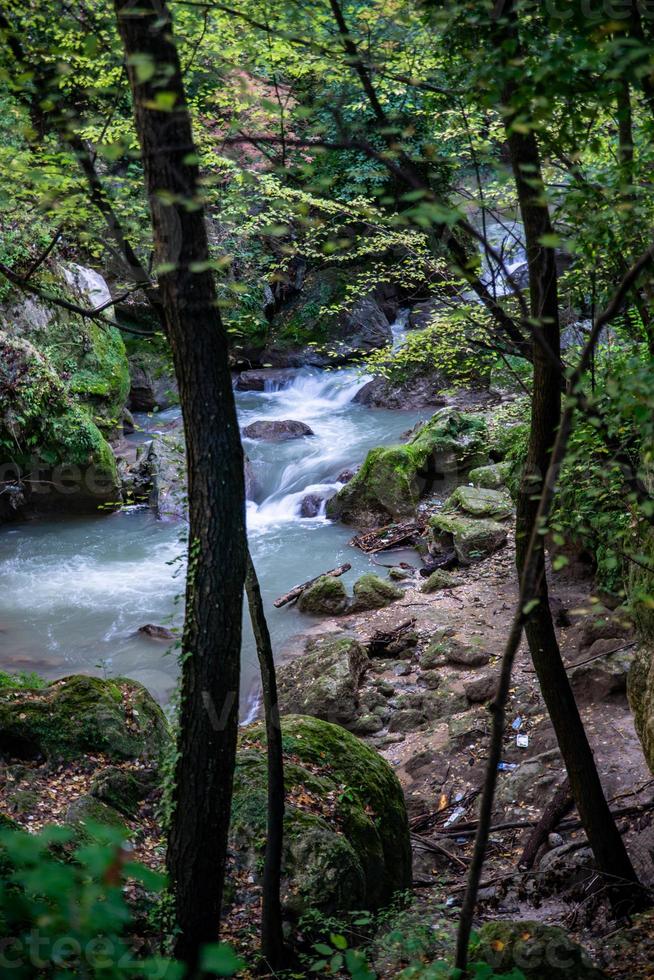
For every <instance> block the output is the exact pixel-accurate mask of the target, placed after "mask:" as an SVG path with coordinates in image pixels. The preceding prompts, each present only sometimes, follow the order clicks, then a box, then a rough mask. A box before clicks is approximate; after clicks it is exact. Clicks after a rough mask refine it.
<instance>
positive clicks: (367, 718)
mask: <svg viewBox="0 0 654 980" xmlns="http://www.w3.org/2000/svg"><path fill="white" fill-rule="evenodd" d="M383 727H384V723H383V722H382V720H381V718H380V717H379V715H377V714H372V713H371V714H366V715H361V716H360V717H359V718H358V719H357V721H356V722H355V724H354V726H353V727H352V731H353V732H355V734H357V735H375V734H376V733H377V732H380V731H381V730H382V728H383Z"/></svg>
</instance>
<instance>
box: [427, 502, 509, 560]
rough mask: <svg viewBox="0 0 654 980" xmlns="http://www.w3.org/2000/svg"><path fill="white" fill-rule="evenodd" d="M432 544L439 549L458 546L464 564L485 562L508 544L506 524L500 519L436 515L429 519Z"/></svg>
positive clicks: (455, 548)
mask: <svg viewBox="0 0 654 980" xmlns="http://www.w3.org/2000/svg"><path fill="white" fill-rule="evenodd" d="M429 526H430V537H431V546H432V547H434V548H435V549H436V550H437V549H439V548H443V549H447V548H449V547H451V546H452V545H453V546H454V550H455V552H456V556H457V558H458V559H459V562H460V563H461V565H472V564H473V562H477V561H482V560H483V559H484V558H487V557H488V556H489V555H492V554H493V553H494V552H495V551H498V550H499V549H500V548H502V547H504V545H505V544H506V540H507V537H508V532H507V529H506V527H504V526H503V525H502V524H498V523H497V522H496V521H489V520H483V519H479V518H474V517H460V516H459V515H458V514H456V515H455V514H442V513H441V514H435V515H433V516H432V517H431V518H430V519H429Z"/></svg>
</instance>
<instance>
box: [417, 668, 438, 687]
mask: <svg viewBox="0 0 654 980" xmlns="http://www.w3.org/2000/svg"><path fill="white" fill-rule="evenodd" d="M440 683H441V675H440V674H439V672H438V671H437V670H423V671H422V672H421V674H420V676H419V677H418V684H419V685H420V687H426V688H427V689H428V690H429V691H435V690H436V688H437V687H439V686H440Z"/></svg>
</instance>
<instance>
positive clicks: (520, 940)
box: [475, 920, 606, 980]
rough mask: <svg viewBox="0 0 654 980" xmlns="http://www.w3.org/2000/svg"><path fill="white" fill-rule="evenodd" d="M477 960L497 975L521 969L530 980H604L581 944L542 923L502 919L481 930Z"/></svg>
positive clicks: (553, 927) (557, 929)
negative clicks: (488, 966) (486, 964)
mask: <svg viewBox="0 0 654 980" xmlns="http://www.w3.org/2000/svg"><path fill="white" fill-rule="evenodd" d="M475 960H479V961H481V962H484V963H488V964H489V965H490V966H492V968H493V971H494V972H495V973H496V974H504V973H509V972H510V971H512V970H517V971H521V973H522V975H523V976H524V977H525V978H526V980H602V978H603V977H605V976H606V974H604V973H603V972H602V971H601V970H599V969H597V967H595V966H593V964H592V963H591V961H590V958H589V957H588V954H587V953H586V952H585V950H583V949H582V947H581V946H578V945H577V943H575V942H573V941H572V940H571V939H570V937H569V936H568V935H567V934H566V933H565V932H564V931H563V929H560V928H558V926H548V925H545V924H544V923H542V922H531V921H507V920H498V921H494V922H487V923H485V924H484V925H483V926H482V927H481V929H480V930H479V937H478V942H477V944H476V946H475Z"/></svg>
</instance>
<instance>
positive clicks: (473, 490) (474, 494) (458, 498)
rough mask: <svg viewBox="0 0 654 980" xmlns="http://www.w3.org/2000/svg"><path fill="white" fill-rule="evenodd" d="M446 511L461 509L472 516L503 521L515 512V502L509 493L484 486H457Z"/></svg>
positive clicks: (445, 507)
mask: <svg viewBox="0 0 654 980" xmlns="http://www.w3.org/2000/svg"><path fill="white" fill-rule="evenodd" d="M443 510H444V511H446V512H447V511H459V512H463V513H464V514H469V515H470V516H471V517H488V518H491V519H492V520H496V521H498V520H499V521H501V520H504V519H505V518H507V517H510V516H511V514H512V513H513V504H512V502H511V498H510V497H509V495H508V494H507V493H502V492H501V491H500V490H488V489H484V488H483V487H467V486H460V487H457V488H456V490H455V491H454V493H453V494H451V496H450V497H449V498H448V499H447V501H446V503H445V506H444V507H443Z"/></svg>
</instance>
